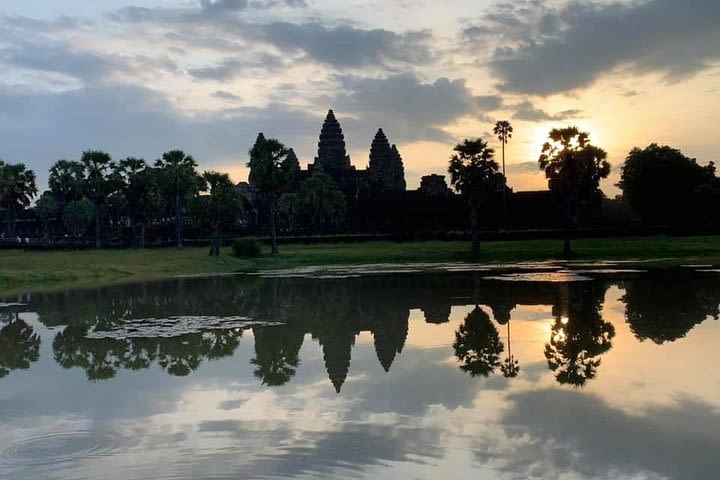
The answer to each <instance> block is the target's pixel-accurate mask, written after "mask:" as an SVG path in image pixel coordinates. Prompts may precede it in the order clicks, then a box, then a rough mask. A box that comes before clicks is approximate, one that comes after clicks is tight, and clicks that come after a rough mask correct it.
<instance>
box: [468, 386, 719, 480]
mask: <svg viewBox="0 0 720 480" xmlns="http://www.w3.org/2000/svg"><path fill="white" fill-rule="evenodd" d="M509 400H510V408H509V409H508V411H507V412H506V413H505V415H504V417H503V419H502V423H503V424H504V425H505V428H506V430H507V431H509V432H523V435H524V441H523V444H524V445H523V447H522V448H517V449H514V450H513V451H512V452H508V456H507V457H506V458H504V459H497V460H499V461H500V462H501V463H503V464H504V465H503V466H502V467H501V468H502V469H503V470H505V471H507V472H508V473H512V474H514V475H516V477H512V478H527V476H526V475H522V472H526V473H528V472H530V471H532V472H534V475H533V476H535V475H537V476H540V477H543V478H559V477H562V476H563V474H566V475H567V476H568V478H570V477H572V478H576V477H578V474H579V477H580V478H620V477H622V478H630V477H632V476H633V475H636V476H637V478H656V477H658V478H712V477H714V476H715V474H716V472H717V471H718V469H720V461H719V460H718V458H717V455H716V454H714V453H713V452H716V451H717V450H718V448H720V433H719V432H720V415H718V412H717V410H716V409H715V408H714V407H713V406H711V405H708V404H705V403H703V402H700V401H698V400H695V399H692V398H680V399H678V401H677V403H676V405H673V406H666V407H665V406H663V407H661V406H650V407H647V408H646V409H645V411H644V413H643V414H637V415H636V414H632V415H631V414H628V413H626V412H624V411H623V410H620V409H617V408H615V407H612V406H610V405H608V404H606V403H605V402H604V401H602V400H600V399H599V398H597V397H595V396H593V395H590V394H586V393H581V392H578V391H567V390H565V391H560V390H539V391H530V392H524V393H519V394H515V395H511V396H510V399H509ZM538 412H542V415H538ZM516 439H517V437H516ZM479 456H480V458H481V459H482V460H491V459H492V458H493V454H492V453H489V451H488V450H487V448H486V447H481V448H480V451H479ZM632 478H635V477H632Z"/></svg>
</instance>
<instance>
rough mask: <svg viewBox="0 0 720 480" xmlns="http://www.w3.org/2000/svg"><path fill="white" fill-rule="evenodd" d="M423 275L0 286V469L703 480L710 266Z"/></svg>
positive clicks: (718, 432)
mask: <svg viewBox="0 0 720 480" xmlns="http://www.w3.org/2000/svg"><path fill="white" fill-rule="evenodd" d="M416 270H417V271H416ZM423 270H424V269H423V268H417V269H414V268H405V269H401V270H400V271H393V269H392V268H388V267H387V266H386V268H378V269H367V268H366V269H365V270H364V271H362V272H361V271H355V270H352V269H350V270H346V271H344V270H343V269H331V270H329V271H327V270H313V269H305V270H298V271H294V272H275V273H274V274H272V275H263V276H226V277H216V278H185V279H177V280H172V281H165V282H158V283H147V284H138V285H129V286H122V287H111V288H99V289H94V290H84V291H64V292H57V293H47V294H32V295H27V296H21V297H19V298H15V297H13V298H2V297H0V302H1V303H0V329H1V330H0V478H8V479H15V478H21V479H25V478H27V479H88V478H103V479H148V478H152V479H156V480H163V479H189V478H193V479H206V478H207V479H238V478H280V477H285V478H287V477H291V478H307V479H310V478H348V477H351V478H366V479H384V478H448V479H450V478H452V479H455V478H478V479H496V478H500V479H533V478H547V479H634V480H635V479H637V480H640V479H678V480H688V479H709V478H717V472H718V471H720V456H719V455H718V451H720V366H718V362H717V354H716V352H717V347H718V345H720V325H719V324H718V321H717V320H716V319H717V316H718V308H719V305H720V272H717V271H711V270H710V269H706V270H705V271H702V270H700V271H698V270H693V269H690V268H686V269H678V270H673V271H667V272H659V273H658V272H655V273H650V272H642V271H634V270H614V269H613V268H611V267H608V268H605V269H603V270H588V269H584V270H582V271H570V270H565V269H562V268H550V267H549V266H545V267H543V268H536V267H534V268H531V267H529V266H528V267H527V268H524V269H513V268H510V267H509V268H507V269H505V270H504V271H500V272H496V271H493V272H489V271H475V272H473V271H468V270H472V269H468V268H459V267H453V266H445V267H443V268H441V269H435V270H434V271H432V272H427V271H423Z"/></svg>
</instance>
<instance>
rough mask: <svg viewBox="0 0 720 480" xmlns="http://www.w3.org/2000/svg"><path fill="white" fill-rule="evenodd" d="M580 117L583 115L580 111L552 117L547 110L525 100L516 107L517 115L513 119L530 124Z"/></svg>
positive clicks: (574, 110)
mask: <svg viewBox="0 0 720 480" xmlns="http://www.w3.org/2000/svg"><path fill="white" fill-rule="evenodd" d="M580 115H582V111H581V110H578V109H569V110H563V111H562V112H558V113H556V114H554V115H551V114H549V113H548V112H546V111H545V110H542V109H540V108H537V107H536V106H535V105H533V104H532V102H530V101H529V100H525V101H523V102H521V103H519V104H517V105H516V106H515V113H513V118H514V119H516V120H525V121H528V122H542V121H548V120H552V121H561V120H568V119H571V118H577V117H578V116H580Z"/></svg>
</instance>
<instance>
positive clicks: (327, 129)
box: [315, 109, 351, 172]
mask: <svg viewBox="0 0 720 480" xmlns="http://www.w3.org/2000/svg"><path fill="white" fill-rule="evenodd" d="M315 166H316V167H320V168H322V169H323V170H324V171H326V172H333V171H337V170H343V169H349V168H350V167H351V165H350V157H348V155H347V152H346V150H345V136H344V135H343V132H342V128H341V127H340V122H338V120H337V118H335V112H333V111H332V109H331V110H329V111H328V113H327V117H325V122H324V123H323V126H322V129H321V130H320V141H319V142H318V154H317V157H316V158H315Z"/></svg>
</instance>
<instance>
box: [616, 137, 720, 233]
mask: <svg viewBox="0 0 720 480" xmlns="http://www.w3.org/2000/svg"><path fill="white" fill-rule="evenodd" d="M620 178H621V179H620V182H619V183H618V185H617V186H618V187H620V188H621V189H622V191H623V196H624V198H625V199H626V200H627V201H628V202H629V203H630V205H631V206H632V207H633V209H634V210H635V211H636V212H637V213H638V214H639V215H640V216H641V217H642V218H643V220H645V221H646V222H648V223H651V224H670V225H687V224H701V225H702V224H707V223H708V222H709V221H710V220H717V218H718V211H717V210H718V208H720V180H719V179H718V178H717V177H716V176H715V165H714V164H713V163H712V162H710V163H709V164H708V165H706V166H702V165H698V163H697V161H696V160H695V159H694V158H689V157H687V156H685V155H683V153H682V152H680V150H677V149H674V148H671V147H669V146H667V145H665V146H660V145H657V144H655V143H653V144H651V145H649V146H647V147H646V148H644V149H640V148H633V149H632V150H631V151H630V153H629V154H628V156H627V158H626V159H625V163H624V165H623V167H622V173H621V177H620Z"/></svg>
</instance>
